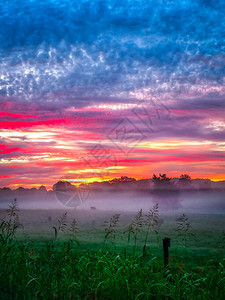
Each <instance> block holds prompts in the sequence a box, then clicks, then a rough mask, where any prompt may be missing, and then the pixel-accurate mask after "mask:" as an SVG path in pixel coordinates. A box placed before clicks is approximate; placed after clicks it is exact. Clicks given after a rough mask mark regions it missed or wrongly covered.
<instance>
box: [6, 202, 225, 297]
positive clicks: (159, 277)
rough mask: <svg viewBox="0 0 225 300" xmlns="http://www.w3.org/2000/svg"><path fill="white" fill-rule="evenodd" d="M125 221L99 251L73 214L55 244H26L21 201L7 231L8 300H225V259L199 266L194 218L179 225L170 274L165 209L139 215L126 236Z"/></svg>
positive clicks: (206, 255)
mask: <svg viewBox="0 0 225 300" xmlns="http://www.w3.org/2000/svg"><path fill="white" fill-rule="evenodd" d="M119 219H120V216H119V214H115V215H114V216H112V217H111V218H109V219H108V221H106V222H105V223H104V230H103V232H102V234H103V235H102V237H103V239H102V243H101V244H99V242H98V243H97V244H98V247H97V246H96V244H94V243H93V242H92V241H91V240H90V242H89V243H88V242H87V241H86V242H84V241H82V239H81V235H82V230H81V229H80V228H79V226H78V223H77V221H76V219H73V220H72V221H71V222H69V220H68V218H67V214H66V213H64V214H63V215H62V216H61V217H60V218H59V219H58V221H57V222H56V223H55V224H54V226H52V227H51V239H46V241H44V242H40V241H38V240H37V239H36V240H35V239H34V240H29V239H27V240H26V239H25V237H24V236H22V235H21V236H20V235H19V230H23V228H22V223H21V222H20V219H19V211H18V208H17V203H16V202H14V203H13V204H12V206H11V207H10V209H9V210H8V212H7V216H6V218H5V219H3V220H2V222H1V225H0V229H1V233H0V239H1V240H0V243H1V245H0V299H225V259H223V258H224V252H221V255H220V256H219V255H217V253H216V254H215V255H214V256H213V252H205V251H203V250H202V249H201V248H199V252H198V256H197V255H195V259H193V257H194V256H193V251H190V249H189V248H188V247H185V245H186V246H187V245H191V241H193V240H194V239H195V238H196V234H197V232H195V231H194V230H193V229H192V226H191V224H190V221H189V218H188V217H187V216H186V215H181V216H180V217H179V218H178V219H177V221H176V229H175V230H174V232H175V235H176V238H177V244H176V243H175V240H174V241H173V244H174V245H175V246H174V247H173V248H172V249H171V253H170V254H171V255H170V262H169V267H168V268H164V265H163V258H162V257H163V255H162V247H161V236H160V232H161V230H160V226H159V225H160V218H159V216H158V207H157V206H154V207H153V208H152V209H151V210H150V211H149V213H148V214H147V215H146V216H145V215H144V214H143V213H142V211H139V212H138V213H137V214H136V216H134V217H133V219H132V220H131V222H130V223H129V224H128V225H127V226H125V228H124V229H122V228H120V227H119ZM99 231H100V230H99V229H98V230H97V232H99ZM92 235H93V234H92ZM121 236H122V239H121V238H120V237H121ZM149 240H151V243H150V242H149ZM212 241H214V242H215V236H214V240H212ZM212 244H213V243H212ZM214 246H215V243H214ZM212 248H213V246H212Z"/></svg>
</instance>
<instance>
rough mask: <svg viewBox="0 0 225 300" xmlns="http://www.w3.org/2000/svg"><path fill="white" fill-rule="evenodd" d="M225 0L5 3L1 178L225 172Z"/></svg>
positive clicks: (14, 183)
mask: <svg viewBox="0 0 225 300" xmlns="http://www.w3.org/2000/svg"><path fill="white" fill-rule="evenodd" d="M224 10H225V2H224V1H213V0H198V1H181V0H177V1H169V0H166V1H163V0H154V1H153V0H146V1H144V0H143V1H141V0H139V1H138V0H120V1H117V0H114V1H112V0H111V1H109V0H104V1H98V0H94V1H89V0H86V1H84V0H79V1H72V0H68V1H67V0H64V1H62V0H57V1H53V0H51V1H50V0H44V1H43V0H38V1H37V0H32V1H31V0H30V1H29V0H26V1H25V0H20V1H16V0H11V1H3V2H2V3H1V4H0V187H4V186H8V187H11V188H17V187H18V186H24V187H33V186H34V187H35V186H37V187H38V186H40V185H42V184H43V185H45V186H47V187H48V188H51V187H52V185H53V184H54V183H55V182H57V181H59V180H62V179H66V180H70V182H71V183H74V184H80V183H88V182H93V181H102V180H108V179H112V178H114V177H119V176H130V177H135V178H137V179H138V178H150V177H152V174H153V173H159V172H160V173H166V174H168V175H169V176H173V177H178V176H180V174H182V173H188V174H190V175H191V177H192V178H210V179H211V180H215V181H218V180H225V152H224V150H225V101H224V100H225V87H224V83H225V77H224V76H225V39H224V36H225V14H224Z"/></svg>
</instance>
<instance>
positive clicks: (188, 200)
mask: <svg viewBox="0 0 225 300" xmlns="http://www.w3.org/2000/svg"><path fill="white" fill-rule="evenodd" d="M14 198H17V200H18V203H19V207H20V208H21V209H65V210H73V209H76V210H90V209H92V210H95V209H96V210H100V211H127V212H136V211H138V210H140V209H143V211H147V210H149V208H151V207H152V206H153V205H154V204H156V203H158V204H159V207H160V210H161V212H165V213H171V212H177V213H179V212H186V213H187V212H190V213H220V214H224V213H225V184H224V182H217V183H215V182H211V181H210V180H208V181H207V180H190V182H187V183H186V182H185V183H183V182H179V180H175V179H174V180H173V181H170V182H169V183H166V184H162V182H161V183H154V182H153V181H152V180H151V179H146V180H139V181H137V180H133V179H132V180H130V181H129V180H125V181H121V180H114V182H102V183H99V182H96V183H93V184H89V185H84V184H83V185H81V186H80V187H79V188H77V187H76V186H74V185H72V184H70V183H69V182H66V181H65V182H63V181H59V182H58V183H56V184H55V185H54V186H53V190H50V191H47V190H46V188H45V187H43V186H42V187H40V188H39V189H35V188H32V189H23V188H18V189H16V190H10V189H7V188H3V189H1V190H0V208H1V209H4V208H7V207H8V206H9V203H10V202H11V201H12V200H13V199H14Z"/></svg>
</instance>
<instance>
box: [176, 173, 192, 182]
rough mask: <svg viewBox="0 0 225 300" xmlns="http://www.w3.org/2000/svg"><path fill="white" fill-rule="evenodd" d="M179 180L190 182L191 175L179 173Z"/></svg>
mask: <svg viewBox="0 0 225 300" xmlns="http://www.w3.org/2000/svg"><path fill="white" fill-rule="evenodd" d="M179 180H180V181H182V182H190V181H191V176H190V175H188V174H181V175H180V178H179Z"/></svg>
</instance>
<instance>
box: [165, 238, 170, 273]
mask: <svg viewBox="0 0 225 300" xmlns="http://www.w3.org/2000/svg"><path fill="white" fill-rule="evenodd" d="M169 247H170V239H169V238H164V239H163V254H164V267H165V268H167V267H168V264H169Z"/></svg>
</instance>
